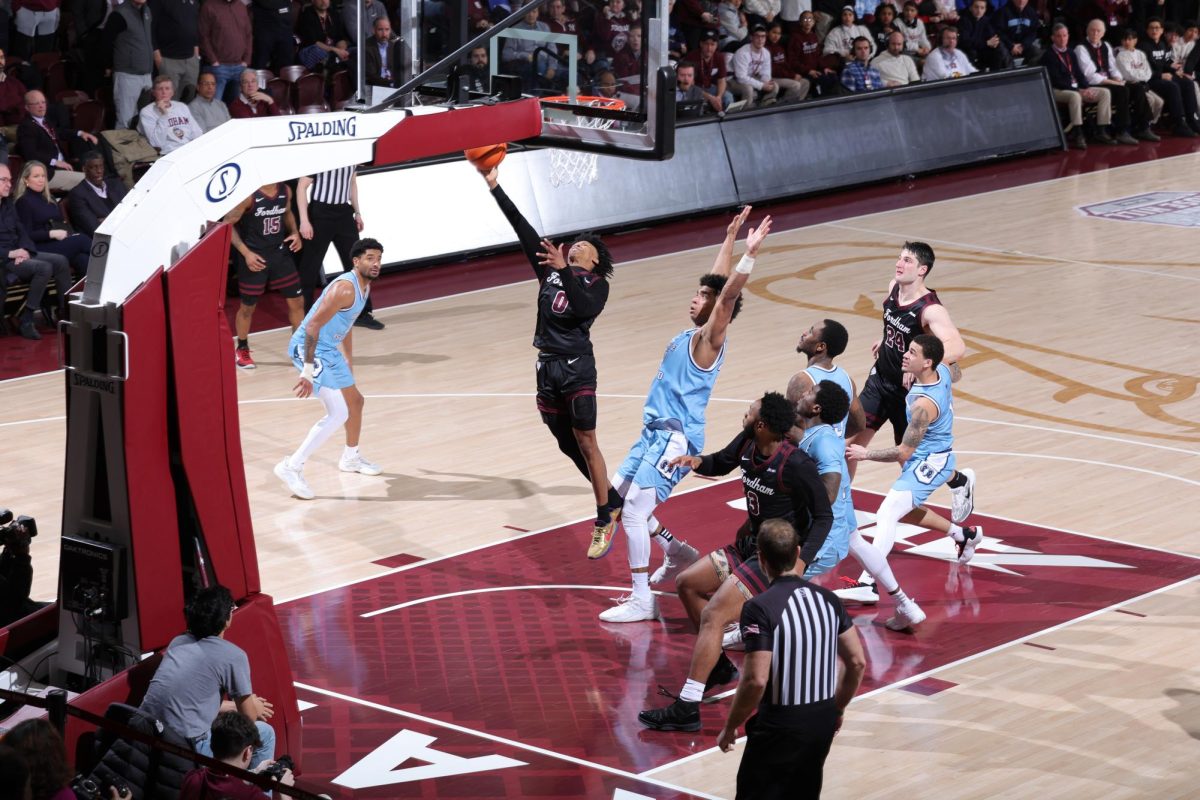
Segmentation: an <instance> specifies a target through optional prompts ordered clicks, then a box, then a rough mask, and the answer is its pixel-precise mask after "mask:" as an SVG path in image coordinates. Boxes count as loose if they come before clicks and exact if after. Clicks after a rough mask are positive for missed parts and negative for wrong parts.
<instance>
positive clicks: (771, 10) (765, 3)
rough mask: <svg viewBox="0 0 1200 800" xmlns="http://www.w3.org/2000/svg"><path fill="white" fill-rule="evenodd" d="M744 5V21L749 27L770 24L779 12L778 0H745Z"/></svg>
mask: <svg viewBox="0 0 1200 800" xmlns="http://www.w3.org/2000/svg"><path fill="white" fill-rule="evenodd" d="M744 6H745V10H746V22H747V24H749V26H750V27H751V28H753V27H754V26H755V25H762V26H763V27H766V26H768V25H770V24H771V23H772V22H774V21H775V17H776V16H777V15H778V14H779V0H745V4H744Z"/></svg>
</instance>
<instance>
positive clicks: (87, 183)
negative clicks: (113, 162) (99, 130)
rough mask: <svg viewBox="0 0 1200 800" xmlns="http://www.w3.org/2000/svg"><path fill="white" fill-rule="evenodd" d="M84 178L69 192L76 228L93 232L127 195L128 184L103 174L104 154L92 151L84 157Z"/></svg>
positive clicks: (69, 205) (72, 221) (89, 232)
mask: <svg viewBox="0 0 1200 800" xmlns="http://www.w3.org/2000/svg"><path fill="white" fill-rule="evenodd" d="M83 176H84V178H85V180H84V181H82V182H81V183H80V184H79V185H78V186H76V187H75V188H74V189H72V190H71V193H70V194H68V195H67V206H68V207H69V208H70V210H71V223H72V224H73V225H74V226H75V230H77V231H78V232H80V233H86V234H87V235H88V236H92V235H94V234H95V233H96V228H98V227H100V223H101V222H103V221H104V218H105V217H107V216H108V215H109V214H111V213H112V210H113V209H114V208H116V207H117V204H118V203H120V202H121V200H123V199H124V198H125V184H123V183H121V181H120V180H119V179H118V178H107V177H105V175H104V156H102V155H100V154H99V153H96V152H93V153H89V154H88V155H87V156H85V157H84V159H83Z"/></svg>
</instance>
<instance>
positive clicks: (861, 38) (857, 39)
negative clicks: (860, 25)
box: [850, 36, 871, 47]
mask: <svg viewBox="0 0 1200 800" xmlns="http://www.w3.org/2000/svg"><path fill="white" fill-rule="evenodd" d="M859 42H866V43H867V44H870V43H871V40H870V39H868V38H867V37H865V36H855V37H854V41H853V42H851V43H850V46H851V47H858V43H859Z"/></svg>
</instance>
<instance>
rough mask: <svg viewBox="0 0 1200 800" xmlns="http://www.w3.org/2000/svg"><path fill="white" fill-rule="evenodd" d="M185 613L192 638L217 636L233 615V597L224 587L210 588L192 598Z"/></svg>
mask: <svg viewBox="0 0 1200 800" xmlns="http://www.w3.org/2000/svg"><path fill="white" fill-rule="evenodd" d="M183 613H184V616H185V617H186V618H187V626H188V630H189V631H191V633H192V636H195V637H196V638H197V639H203V638H204V637H206V636H217V635H218V634H220V633H221V631H223V630H225V625H226V624H227V623H228V622H229V615H230V614H231V613H233V595H232V594H230V593H229V590H228V589H226V588H225V587H224V586H220V585H217V586H208V587H206V588H204V589H201V590H200V591H198V592H196V594H194V595H193V596H192V599H191V601H190V602H189V603H188V604H187V608H185V609H184V611H183Z"/></svg>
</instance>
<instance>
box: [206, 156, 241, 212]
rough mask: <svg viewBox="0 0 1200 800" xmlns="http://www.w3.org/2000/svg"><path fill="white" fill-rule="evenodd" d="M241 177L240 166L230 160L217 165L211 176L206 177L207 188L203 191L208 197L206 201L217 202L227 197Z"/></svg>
mask: <svg viewBox="0 0 1200 800" xmlns="http://www.w3.org/2000/svg"><path fill="white" fill-rule="evenodd" d="M241 179H242V168H241V167H239V166H238V165H237V164H234V163H233V162H232V161H231V162H229V163H228V164H222V165H221V166H219V167H217V169H216V171H215V172H214V173H213V174H212V177H211V178H209V179H208V188H207V189H206V190H205V192H204V193H205V195H206V196H207V197H208V202H210V203H219V202H221V201H222V200H224V199H225V198H226V197H229V195H231V194H233V190H234V189H236V188H237V185H238V181H240V180H241Z"/></svg>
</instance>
